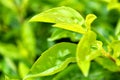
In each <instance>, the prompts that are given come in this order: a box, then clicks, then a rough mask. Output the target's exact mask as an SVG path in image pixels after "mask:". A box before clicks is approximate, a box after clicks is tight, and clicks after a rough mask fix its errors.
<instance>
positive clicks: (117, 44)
mask: <svg viewBox="0 0 120 80" xmlns="http://www.w3.org/2000/svg"><path fill="white" fill-rule="evenodd" d="M110 46H111V48H112V50H113V54H112V57H113V58H114V60H115V62H116V64H117V65H118V66H120V41H119V40H116V41H113V42H112V43H111V44H110Z"/></svg>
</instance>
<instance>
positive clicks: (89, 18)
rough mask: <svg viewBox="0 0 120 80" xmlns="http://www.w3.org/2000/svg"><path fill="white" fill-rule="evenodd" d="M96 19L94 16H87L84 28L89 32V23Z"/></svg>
mask: <svg viewBox="0 0 120 80" xmlns="http://www.w3.org/2000/svg"><path fill="white" fill-rule="evenodd" d="M96 18H97V17H96V16H95V15H94V14H88V15H87V16H86V19H85V24H86V28H87V29H88V30H89V29H90V27H91V23H92V22H93V21H94V20H95V19H96Z"/></svg>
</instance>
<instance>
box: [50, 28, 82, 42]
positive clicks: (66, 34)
mask: <svg viewBox="0 0 120 80" xmlns="http://www.w3.org/2000/svg"><path fill="white" fill-rule="evenodd" d="M81 36H82V35H81V34H78V33H75V32H71V31H67V30H64V29H59V28H55V29H54V30H53V33H52V35H51V37H50V38H49V39H48V40H50V41H55V40H59V39H61V38H70V40H71V41H73V42H74V41H75V42H77V41H79V40H80V38H81Z"/></svg>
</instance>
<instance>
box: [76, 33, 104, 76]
mask: <svg viewBox="0 0 120 80" xmlns="http://www.w3.org/2000/svg"><path fill="white" fill-rule="evenodd" d="M101 48H102V43H101V42H100V41H97V40H96V34H95V33H94V32H92V31H89V32H87V33H86V34H85V35H84V36H83V37H82V38H81V40H80V42H79V43H78V46H77V53H76V58H77V64H78V66H79V68H80V69H81V71H82V73H83V74H84V76H88V72H89V68H90V61H91V60H93V59H95V58H96V57H98V56H100V55H101V53H100V50H101Z"/></svg>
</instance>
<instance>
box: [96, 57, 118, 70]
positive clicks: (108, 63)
mask: <svg viewBox="0 0 120 80" xmlns="http://www.w3.org/2000/svg"><path fill="white" fill-rule="evenodd" d="M95 61H96V62H98V63H99V64H100V65H102V66H103V67H104V68H106V69H108V70H109V71H112V72H116V71H120V67H118V66H117V65H116V64H115V62H114V61H113V60H112V59H110V58H107V57H99V58H96V59H95Z"/></svg>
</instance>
